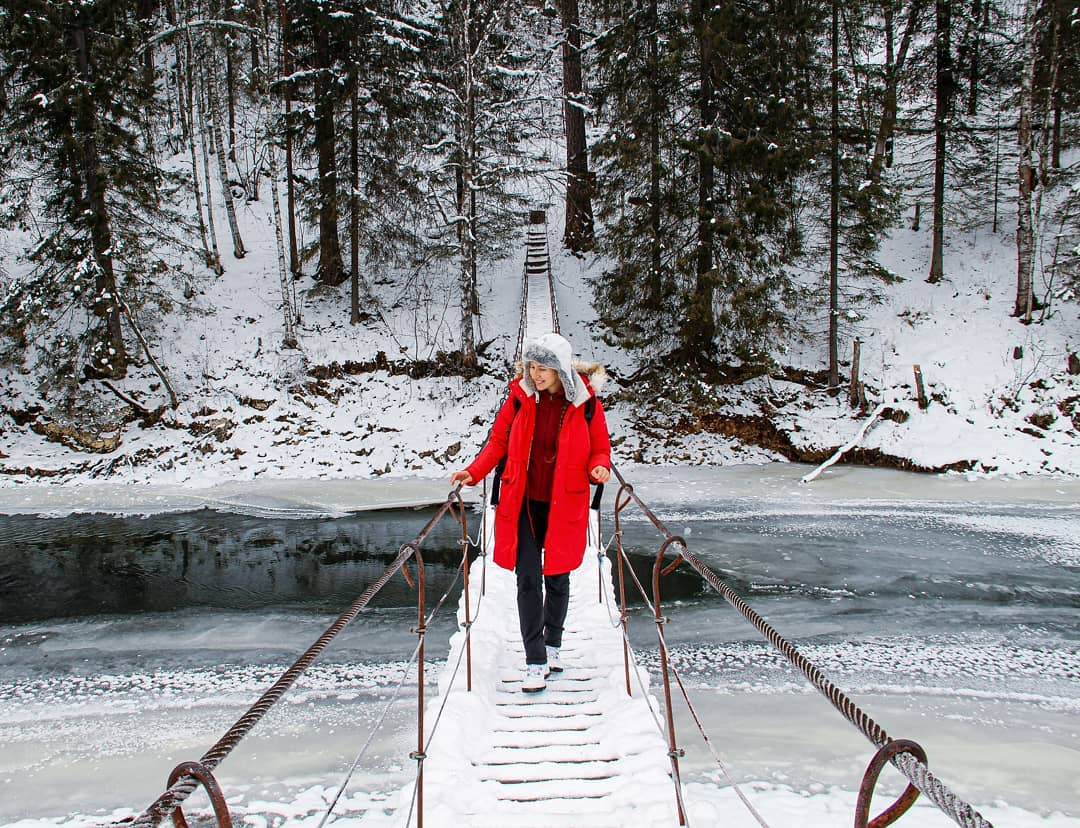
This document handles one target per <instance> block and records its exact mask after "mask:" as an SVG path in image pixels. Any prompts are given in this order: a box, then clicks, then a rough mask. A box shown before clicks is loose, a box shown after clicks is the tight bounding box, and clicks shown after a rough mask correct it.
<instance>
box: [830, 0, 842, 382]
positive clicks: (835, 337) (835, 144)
mask: <svg viewBox="0 0 1080 828" xmlns="http://www.w3.org/2000/svg"><path fill="white" fill-rule="evenodd" d="M830 35H831V38H830V39H831V45H832V67H831V68H832V71H831V72H830V73H829V74H830V80H829V104H830V109H831V113H830V118H829V388H838V387H839V386H840V360H839V354H838V349H839V323H840V307H839V304H840V303H839V295H840V290H839V283H840V274H839V271H840V267H839V251H840V9H839V8H838V0H832V25H831V27H830Z"/></svg>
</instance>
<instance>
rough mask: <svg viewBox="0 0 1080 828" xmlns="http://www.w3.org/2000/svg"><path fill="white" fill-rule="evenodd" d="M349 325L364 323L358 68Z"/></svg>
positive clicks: (353, 107)
mask: <svg viewBox="0 0 1080 828" xmlns="http://www.w3.org/2000/svg"><path fill="white" fill-rule="evenodd" d="M349 76H350V77H349V82H350V85H351V87H352V89H351V95H350V102H349V103H350V107H349V109H350V111H349V185H350V186H349V256H350V260H349V265H350V270H351V271H352V272H351V274H350V277H351V278H350V288H351V290H350V297H349V298H350V303H349V305H350V308H349V310H350V313H349V322H350V323H351V324H353V325H356V324H359V322H360V90H359V81H358V78H357V77H356V67H355V66H354V67H353V69H352V71H351V72H350V73H349Z"/></svg>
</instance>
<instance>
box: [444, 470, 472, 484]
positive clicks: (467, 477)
mask: <svg viewBox="0 0 1080 828" xmlns="http://www.w3.org/2000/svg"><path fill="white" fill-rule="evenodd" d="M456 483H464V484H465V485H466V486H471V485H472V484H473V476H472V475H471V474H469V472H468V471H466V470H465V469H459V470H458V471H456V472H454V473H453V474H452V475H450V485H451V486H453V485H454V484H456Z"/></svg>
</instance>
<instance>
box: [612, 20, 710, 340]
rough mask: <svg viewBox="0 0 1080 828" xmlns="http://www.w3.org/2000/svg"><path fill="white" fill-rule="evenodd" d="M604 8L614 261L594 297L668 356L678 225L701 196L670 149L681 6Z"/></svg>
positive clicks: (677, 304) (617, 322)
mask: <svg viewBox="0 0 1080 828" xmlns="http://www.w3.org/2000/svg"><path fill="white" fill-rule="evenodd" d="M598 13H599V17H600V29H601V31H600V33H599V34H598V35H597V37H596V38H595V45H594V51H595V62H596V73H597V83H596V87H595V94H596V98H597V104H598V112H599V120H600V122H601V123H602V124H603V125H604V127H605V129H606V131H605V133H604V134H603V135H602V136H601V138H600V139H599V140H598V141H597V142H596V144H595V145H594V147H593V159H594V161H595V163H596V181H597V189H596V199H595V202H594V206H595V209H596V213H597V217H598V218H599V219H600V231H599V233H598V244H599V247H600V249H601V250H602V251H604V252H605V253H607V254H608V255H609V256H610V257H611V258H612V259H613V260H614V261H615V266H614V267H613V268H612V269H610V270H608V271H606V272H604V273H603V274H601V275H600V277H599V278H598V279H597V281H596V283H595V285H594V290H595V302H596V306H597V309H598V311H599V313H600V318H601V320H602V321H603V322H604V324H605V325H606V326H607V328H608V329H609V331H610V334H611V337H612V339H613V340H614V341H616V342H618V343H620V344H622V345H624V346H626V347H629V348H635V349H649V350H652V351H653V352H654V353H655V354H656V355H657V357H661V356H662V355H664V354H666V353H668V352H670V351H671V350H672V349H673V348H674V347H675V343H676V334H675V332H676V331H677V330H678V321H677V320H679V319H680V318H681V316H682V302H681V300H680V296H679V294H680V290H679V285H678V282H677V275H676V270H677V263H676V256H677V251H678V250H679V245H678V243H677V236H676V230H675V227H676V226H678V225H681V224H683V223H684V221H685V219H686V215H685V210H686V207H685V205H687V204H692V203H693V202H692V201H690V200H689V197H690V190H689V189H687V187H686V186H685V181H684V179H683V177H682V176H681V175H680V173H681V171H680V170H676V169H675V168H674V165H673V163H672V161H673V158H672V154H671V151H672V150H673V148H674V146H675V143H676V135H675V133H674V132H673V129H672V125H673V122H674V115H673V107H675V106H677V105H678V104H679V103H680V95H681V90H682V88H683V84H682V80H683V78H682V76H681V75H680V72H679V67H678V65H677V63H676V62H674V61H673V60H672V59H671V57H670V54H669V53H668V51H667V50H666V48H663V47H662V44H661V35H660V32H661V31H665V32H672V31H675V29H674V25H673V21H674V16H675V10H674V8H673V7H671V6H669V5H666V4H665V5H661V4H660V2H659V0H649V2H646V3H644V4H641V5H637V4H631V5H627V4H623V3H620V2H615V1H614V0H613V2H610V3H601V4H600V6H599V9H598ZM665 151H666V152H665Z"/></svg>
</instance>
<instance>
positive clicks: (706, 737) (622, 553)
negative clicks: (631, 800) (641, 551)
mask: <svg viewBox="0 0 1080 828" xmlns="http://www.w3.org/2000/svg"><path fill="white" fill-rule="evenodd" d="M614 539H615V536H613V537H612V540H614ZM608 545H609V546H610V542H609V544H608ZM618 551H619V555H620V556H621V557H622V559H623V561H624V562H625V563H626V567H627V569H629V570H630V575H631V577H632V578H633V580H634V584H635V585H636V586H637V588H638V592H640V593H641V598H642V600H643V601H644V602H645V605H646V606H647V607H648V608H649V611H650V612H652V614H653V615H654V616H655V615H656V614H657V612H656V607H655V606H653V603H652V601H650V600H649V596H648V595H647V594H646V593H645V588H644V587H643V586H642V584H641V581H640V580H638V577H637V574H636V573H635V572H634V568H633V567H632V566H631V565H630V556H629V555H627V554H626V550H625V549H623V546H622V541H621V538H620V542H619V545H618ZM609 566H610V563H609ZM604 602H605V604H606V603H607V592H606V590H605V592H604ZM608 619H609V620H610V619H611V610H610V609H609V610H608ZM617 623H618V626H620V627H621V626H622V619H621V618H620V620H619V621H618V622H617ZM656 631H657V637H658V638H659V640H660V646H661V647H662V648H663V650H664V652H665V653H666V654H667V656H668V667H669V668H670V670H671V673H672V675H673V676H675V681H676V683H678V685H679V690H680V691H681V692H682V696H683V700H684V701H685V702H686V707H687V709H689V711H690V715H691V717H692V718H693V719H694V723H695V724H696V725H697V728H698V731H699V732H700V733H701V737H702V739H704V741H705V744H706V746H707V747H708V748H709V752H710V753H711V754H712V756H713V759H715V760H716V764H717V766H719V768H720V771H721V773H723V774H724V776H725V778H726V779H727V780H728V782H729V783H731V787H732V789H733V790H734V791H735V794H736V796H738V797H739V799H740V800H741V801H742V803H743V805H745V806H746V809H747V810H748V811H750V813H751V815H752V816H753V817H754V819H756V820H757V822H758V824H759V825H761V826H762V828H769V825H768V823H766V822H765V820H764V818H763V817H762V816H761V814H759V813H758V811H757V809H756V808H755V807H754V806H753V804H752V803H751V802H750V800H749V799H748V798H747V797H746V795H745V794H744V793H743V792H742V789H741V788H740V787H739V785H738V783H736V782H735V780H734V779H733V778H732V776H731V774H730V773H728V769H727V766H726V765H725V764H724V762H723V760H722V759H721V758H720V756H719V754H717V752H716V750H715V749H714V748H713V744H712V740H711V739H710V738H709V734H708V733H706V732H705V726H704V725H703V724H702V722H701V717H699V716H698V713H697V710H696V709H695V708H694V704H693V702H691V701H690V695H689V694H688V693H687V691H686V687H685V685H684V684H683V681H682V677H681V676H680V675H679V671H678V670H677V669H676V668H675V666H674V664H672V662H671V650H670V649H669V648H668V645H667V639H666V638H665V637H664V631H663V628H662V627H661V626H660V625H659V624H658V625H657V627H656ZM622 635H623V640H624V641H625V642H626V646H627V648H628V649H630V652H631V653H633V649H632V648H631V647H630V640H629V636H628V635H627V633H626V630H625V629H623V631H622ZM634 669H635V670H636V669H637V664H636V663H635V664H634ZM661 733H663V729H661Z"/></svg>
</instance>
